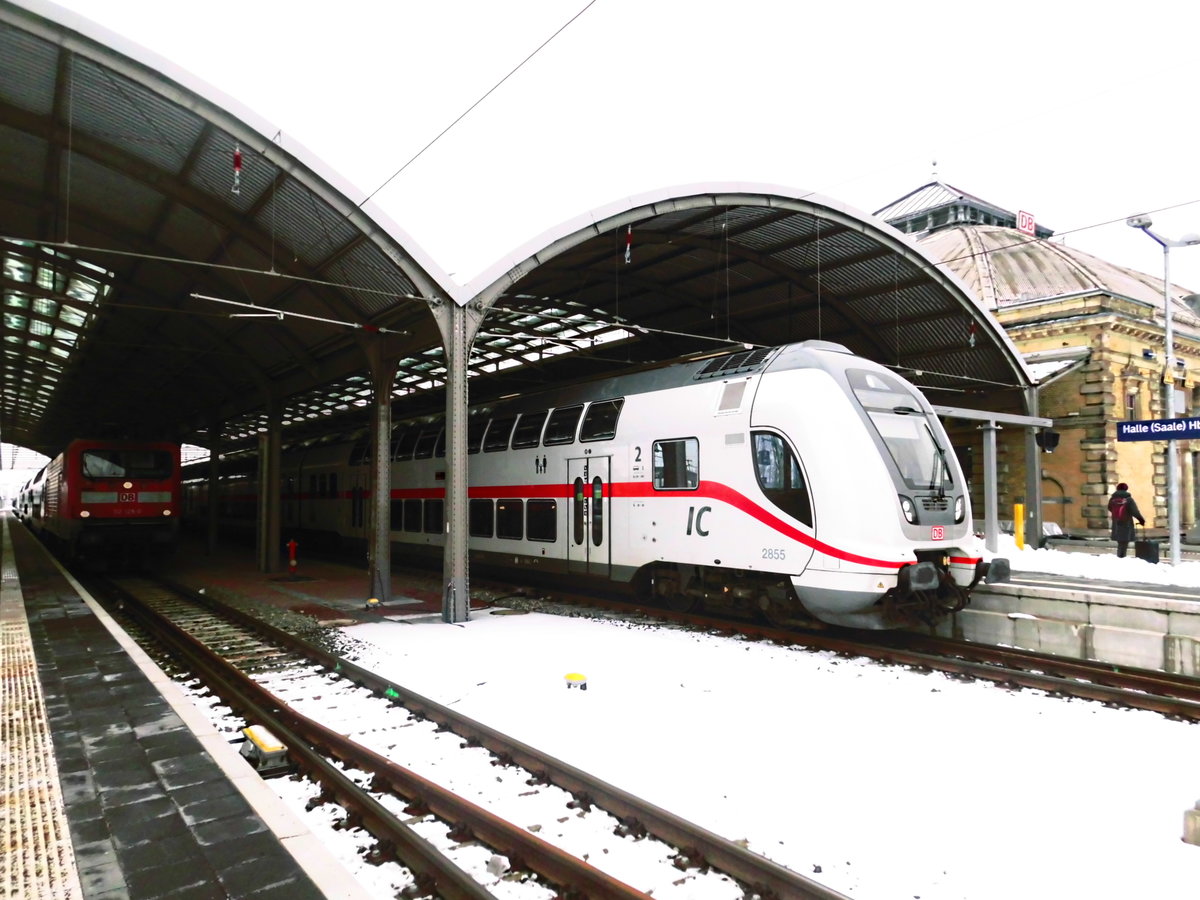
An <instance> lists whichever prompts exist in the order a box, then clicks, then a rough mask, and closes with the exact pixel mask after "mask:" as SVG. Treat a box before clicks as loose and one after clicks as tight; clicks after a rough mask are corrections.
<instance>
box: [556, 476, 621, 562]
mask: <svg viewBox="0 0 1200 900" xmlns="http://www.w3.org/2000/svg"><path fill="white" fill-rule="evenodd" d="M608 474H609V457H607V456H585V457H582V458H580V459H568V460H567V481H568V487H569V489H570V497H571V499H570V504H569V506H570V509H569V513H568V518H569V522H568V529H567V532H568V533H567V571H568V572H578V573H587V574H588V575H602V576H604V577H606V578H607V577H608V576H609V566H610V563H611V561H612V557H611V554H610V550H609V543H610V541H609V537H610V535H609V523H610V521H611V516H610V515H609V503H610V501H609V494H608Z"/></svg>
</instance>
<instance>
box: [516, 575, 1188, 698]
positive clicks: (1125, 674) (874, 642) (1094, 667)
mask: <svg viewBox="0 0 1200 900" xmlns="http://www.w3.org/2000/svg"><path fill="white" fill-rule="evenodd" d="M522 605H524V606H528V607H529V608H541V609H543V610H545V611H549V612H554V611H555V609H556V608H559V607H562V606H565V607H567V608H571V609H575V610H586V609H588V608H590V607H591V608H595V609H597V610H603V611H605V612H607V613H611V612H617V613H620V614H623V615H627V616H631V617H633V616H638V617H649V618H651V619H654V620H657V621H661V622H669V623H672V624H675V625H681V626H686V627H694V628H699V629H702V630H704V631H707V632H710V633H726V634H730V635H739V636H741V637H744V638H750V639H758V640H771V641H774V642H776V643H780V644H791V645H797V646H804V647H807V648H809V649H813V650H827V651H832V652H835V653H840V654H844V655H848V656H862V657H867V658H870V659H875V660H878V661H879V662H881V663H889V664H894V665H903V666H909V667H912V668H917V669H922V670H928V671H939V672H945V673H948V674H953V675H959V676H962V677H968V678H976V679H979V680H983V681H992V682H995V683H997V684H1002V685H1006V686H1010V687H1022V688H1030V689H1035V690H1043V691H1046V692H1048V693H1051V694H1055V695H1060V696H1065V697H1075V698H1079V699H1088V700H1096V701H1100V702H1102V703H1106V704H1109V705H1112V706H1123V707H1127V708H1130V709H1146V710H1152V711H1154V712H1159V713H1162V714H1163V715H1166V716H1170V717H1172V718H1178V719H1184V720H1189V721H1200V679H1196V678H1192V677H1189V676H1186V675H1176V674H1172V673H1167V672H1158V671H1152V670H1147V669H1137V668H1131V667H1120V666H1113V665H1111V664H1109V663H1101V662H1089V661H1086V660H1075V659H1066V658H1062V657H1056V656H1050V655H1048V654H1044V653H1034V652H1031V651H1026V650H1019V649H1015V648H1009V647H997V646H991V645H987V644H979V643H973V642H969V641H960V640H951V639H948V638H939V637H933V636H926V635H921V634H917V633H915V632H902V631H864V632H849V631H844V630H840V629H820V630H815V631H810V630H798V629H788V628H778V627H775V626H769V625H762V624H758V623H754V622H746V621H735V620H730V619H728V618H717V617H713V616H707V615H702V614H695V613H684V612H676V611H673V610H668V609H660V608H653V609H650V608H647V607H645V606H641V605H637V604H632V603H627V602H624V601H620V600H613V599H609V598H600V597H593V596H589V597H582V596H569V595H556V597H555V600H554V601H552V602H541V601H538V600H536V599H535V600H530V601H523V603H522Z"/></svg>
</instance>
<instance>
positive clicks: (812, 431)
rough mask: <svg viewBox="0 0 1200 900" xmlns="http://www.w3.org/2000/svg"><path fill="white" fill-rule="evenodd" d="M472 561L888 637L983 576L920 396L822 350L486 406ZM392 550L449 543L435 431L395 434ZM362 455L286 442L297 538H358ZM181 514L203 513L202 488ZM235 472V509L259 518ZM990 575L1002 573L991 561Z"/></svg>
mask: <svg viewBox="0 0 1200 900" xmlns="http://www.w3.org/2000/svg"><path fill="white" fill-rule="evenodd" d="M467 443H468V451H469V456H468V482H469V490H468V496H469V532H470V551H471V560H472V564H473V565H480V566H491V567H504V568H510V569H511V568H517V569H524V570H530V569H536V570H538V571H541V572H545V573H547V574H556V575H561V576H564V577H570V578H586V579H593V580H600V581H604V582H614V583H620V584H625V585H628V586H629V587H631V588H632V589H633V590H634V591H635V592H636V594H637V595H638V596H639V597H640V598H641V599H643V600H644V601H647V602H655V603H660V604H664V605H667V606H669V607H672V608H675V609H691V608H695V607H698V606H701V605H702V606H704V607H707V608H710V609H721V610H726V611H730V610H738V611H742V612H744V613H753V614H760V615H762V616H764V617H765V618H767V619H768V620H769V621H771V622H775V623H810V624H811V622H812V619H813V618H815V619H818V620H821V621H823V622H826V623H831V624H836V625H845V626H850V627H859V628H889V627H898V626H903V625H908V624H913V623H918V622H931V621H934V620H936V619H937V618H939V617H941V616H944V615H945V614H947V613H949V612H953V611H956V610H958V609H961V608H962V607H963V606H964V605H965V603H966V602H967V599H968V596H969V594H970V591H971V589H972V588H973V587H974V586H975V584H976V583H978V582H979V580H980V579H981V578H983V577H984V576H985V575H986V574H987V572H988V565H989V564H988V563H987V562H985V561H984V560H983V558H982V547H981V542H980V540H979V539H978V538H977V537H976V536H975V534H974V529H973V525H972V520H971V505H970V498H969V496H968V488H967V484H966V483H965V480H964V478H963V474H962V471H961V469H960V467H959V465H958V462H957V459H956V457H955V455H954V453H953V452H952V451H951V449H950V442H949V439H948V438H947V436H946V433H945V431H944V430H943V428H942V426H941V423H940V422H939V421H938V419H937V417H936V415H935V414H934V412H933V410H932V408H931V407H930V406H929V403H928V402H927V400H926V399H925V398H924V397H923V396H922V394H921V393H920V391H919V390H917V389H916V388H915V387H914V386H913V385H911V384H910V383H908V382H907V381H905V380H904V379H903V378H901V377H900V376H898V375H896V374H894V373H893V372H891V371H889V370H887V369H886V368H884V367H882V366H880V365H878V364H876V363H873V362H870V361H868V360H865V359H862V358H861V357H858V356H855V355H853V354H852V353H850V352H849V351H848V350H847V349H846V348H845V347H842V346H841V345H839V344H833V343H828V342H823V341H806V342H804V343H800V344H792V345H788V346H783V347H776V348H772V349H752V350H744V351H739V352H736V353H731V354H730V353H726V354H722V355H719V356H711V357H707V358H704V359H699V360H689V361H686V362H681V363H677V364H673V365H669V366H666V367H662V368H657V369H651V370H646V371H639V372H633V373H629V374H623V375H618V376H614V377H611V378H607V379H602V380H596V381H591V382H587V383H581V384H575V385H570V386H563V387H558V388H554V389H551V390H549V391H545V392H543V393H539V394H535V395H528V396H522V397H520V398H516V399H511V400H505V401H501V402H497V403H494V404H489V405H487V406H486V407H476V408H473V409H472V410H471V412H470V416H469V419H468V437H467ZM391 453H392V469H391V493H390V497H391V540H392V543H393V547H394V548H395V549H397V550H401V551H404V550H407V551H410V552H411V551H413V550H419V551H421V552H424V553H428V552H435V553H436V552H440V548H441V547H442V545H443V544H444V542H445V533H446V522H445V484H446V476H447V466H446V459H445V434H444V422H443V421H442V420H440V419H427V420H422V421H412V422H404V423H400V424H399V425H397V426H396V427H395V429H394V431H393V434H392V443H391ZM368 461H369V444H368V441H367V439H366V438H365V437H364V438H360V439H359V440H358V441H344V442H336V441H334V442H329V443H324V444H320V445H314V446H310V447H307V448H304V449H298V450H290V451H287V452H285V454H284V457H283V466H282V471H283V475H282V482H283V483H282V485H281V491H282V500H283V514H284V515H283V520H284V525H285V528H286V529H287V531H288V533H289V534H291V535H300V534H303V533H309V534H310V535H311V534H313V533H321V534H323V535H325V536H327V537H328V536H335V537H337V538H338V539H339V540H343V541H344V540H357V541H366V540H367V525H368V523H369V522H370V521H371V516H370V509H369V506H370V502H371V501H370V497H371V493H372V492H371V491H370V490H369V489H368V488H369V476H370V470H369V467H368ZM185 494H186V496H187V507H186V510H185V513H186V514H190V515H192V516H198V515H203V514H204V513H205V512H206V510H207V485H206V483H205V480H204V478H203V477H202V476H200V477H196V478H195V479H194V480H191V479H189V481H188V483H187V485H186V486H185ZM256 495H257V488H256V485H255V484H254V482H253V479H252V478H248V477H243V478H237V477H229V478H225V477H223V478H222V499H221V513H222V515H223V516H230V515H232V516H235V517H236V516H238V515H239V514H240V515H241V516H242V518H243V520H245V519H248V518H250V517H252V516H253V513H254V510H255V509H256ZM993 566H994V568H993V571H992V575H993V577H1003V576H1004V573H1005V571H1006V568H1007V566H1006V564H1005V563H1003V562H1002V561H993Z"/></svg>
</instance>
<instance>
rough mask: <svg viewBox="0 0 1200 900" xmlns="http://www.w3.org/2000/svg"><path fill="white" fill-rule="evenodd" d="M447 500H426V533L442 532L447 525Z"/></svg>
mask: <svg viewBox="0 0 1200 900" xmlns="http://www.w3.org/2000/svg"><path fill="white" fill-rule="evenodd" d="M445 506H446V504H445V501H443V500H426V501H425V533H426V534H441V533H442V528H443V527H444V526H445V518H444V511H445Z"/></svg>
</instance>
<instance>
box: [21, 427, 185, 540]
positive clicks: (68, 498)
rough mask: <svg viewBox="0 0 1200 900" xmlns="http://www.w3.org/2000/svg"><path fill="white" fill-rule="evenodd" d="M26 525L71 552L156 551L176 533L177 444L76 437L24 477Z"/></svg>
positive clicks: (177, 489)
mask: <svg viewBox="0 0 1200 900" xmlns="http://www.w3.org/2000/svg"><path fill="white" fill-rule="evenodd" d="M31 488H32V491H31V495H32V501H33V502H32V503H31V508H30V509H29V510H28V514H27V516H26V517H25V521H26V523H27V524H28V525H29V526H30V528H31V529H32V530H33V531H34V532H35V533H37V534H38V535H39V536H41V537H43V538H44V539H46V540H47V541H49V542H52V543H56V544H58V545H59V546H60V547H61V548H62V549H63V551H64V552H65V553H66V554H67V556H68V557H70V558H77V557H85V556H86V557H107V556H113V555H118V554H129V553H134V552H137V553H141V552H145V551H163V550H170V549H171V548H173V547H174V545H175V542H176V540H177V538H178V535H179V496H180V495H179V492H180V488H179V445H178V444H173V443H166V442H145V441H101V440H75V441H72V442H71V443H70V444H69V445H68V446H67V449H66V450H64V451H63V452H62V453H60V454H59V455H58V456H56V457H54V459H52V460H51V461H50V462H49V463H47V464H46V467H45V468H44V469H43V470H42V471H41V472H39V473H38V474H37V476H36V477H35V478H34V479H33V481H32V482H31Z"/></svg>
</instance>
